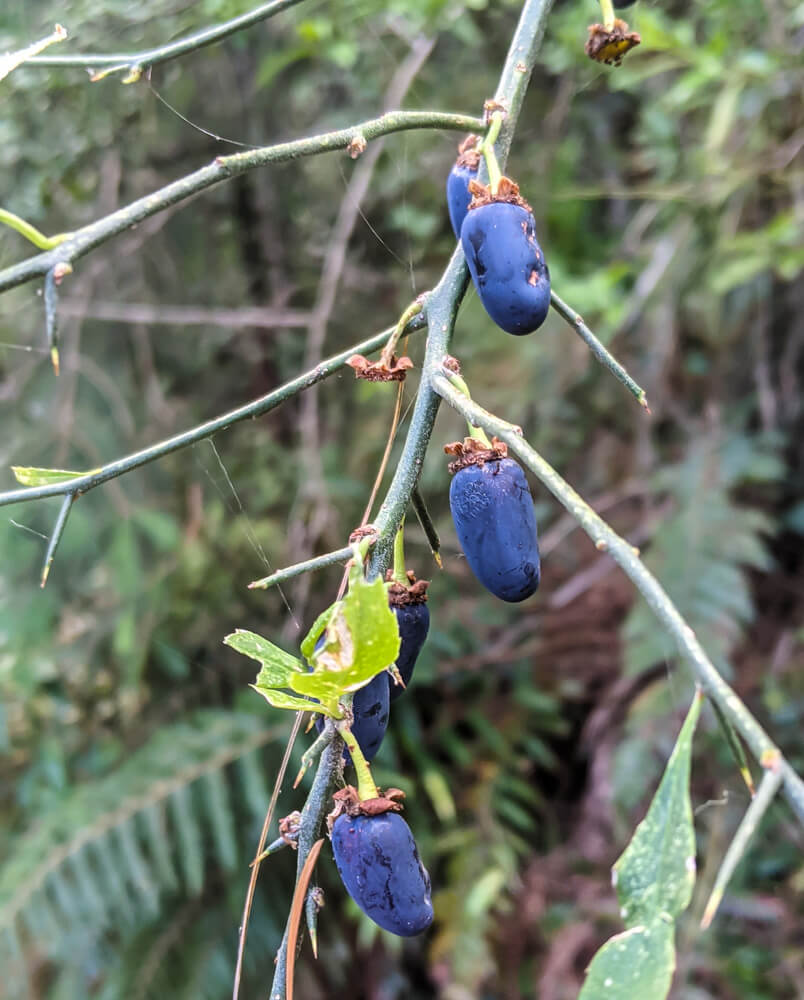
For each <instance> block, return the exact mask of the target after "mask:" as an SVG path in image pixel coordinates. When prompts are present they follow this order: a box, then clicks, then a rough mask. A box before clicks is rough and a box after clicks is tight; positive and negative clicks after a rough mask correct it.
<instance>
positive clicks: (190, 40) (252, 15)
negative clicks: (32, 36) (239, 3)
mask: <svg viewBox="0 0 804 1000" xmlns="http://www.w3.org/2000/svg"><path fill="white" fill-rule="evenodd" d="M297 3H301V0H271V2H270V3H264V4H261V5H260V6H259V7H255V8H254V10H250V11H248V13H246V14H241V15H240V16H239V17H233V18H232V19H231V21H225V22H224V23H223V24H216V25H214V26H213V27H211V28H203V29H202V30H201V31H196V32H194V33H193V34H192V35H188V36H187V37H186V38H179V39H177V40H176V41H175V42H170V43H169V44H168V45H161V46H158V47H157V48H154V49H143V50H142V51H140V52H107V53H100V52H87V53H82V52H76V53H75V54H74V55H59V56H36V57H35V58H33V59H29V60H28V62H29V63H30V64H32V65H34V66H83V67H84V68H88V69H92V68H93V67H95V66H108V67H110V68H109V69H107V70H106V73H114V72H116V71H118V70H128V72H129V75H130V77H131V78H132V80H133V79H136V78H137V77H138V76H139V74H140V73H142V71H143V70H145V69H147V68H148V67H149V66H157V65H159V63H164V62H168V60H170V59H176V58H177V57H178V56H183V55H186V54H187V53H188V52H195V51H196V50H198V49H201V48H204V46H206V45H212V44H213V43H214V42H219V41H221V40H222V39H224V38H228V37H229V35H233V34H234V33H235V32H236V31H242V30H243V29H244V28H250V27H251V26H252V25H253V24H258V23H259V22H260V21H265V20H266V19H267V18H269V17H273V16H274V14H279V13H281V12H282V11H283V10H287V9H288V7H294V6H295V5H296V4H297ZM134 74H136V75H134ZM105 75H106V74H105V73H104V74H97V76H96V77H95V78H96V79H100V77H101V76H105ZM127 82H129V81H127Z"/></svg>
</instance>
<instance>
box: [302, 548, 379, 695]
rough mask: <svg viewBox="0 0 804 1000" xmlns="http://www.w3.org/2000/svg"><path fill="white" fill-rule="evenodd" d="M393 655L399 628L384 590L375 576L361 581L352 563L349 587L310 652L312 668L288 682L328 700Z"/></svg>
mask: <svg viewBox="0 0 804 1000" xmlns="http://www.w3.org/2000/svg"><path fill="white" fill-rule="evenodd" d="M308 638H309V637H308ZM398 654H399V628H398V627H397V622H396V617H395V615H394V613H393V611H392V610H391V609H390V607H389V606H388V588H387V586H386V584H385V583H384V582H383V581H382V580H381V579H380V578H379V577H377V578H375V579H374V580H372V581H368V580H366V578H365V576H364V575H363V568H362V566H361V565H360V564H359V563H358V562H355V563H354V564H353V565H352V567H351V569H350V570H349V590H348V591H347V593H346V596H345V597H344V598H343V600H342V601H339V602H338V603H337V604H335V605H334V607H333V609H332V614H331V617H330V619H329V621H328V623H327V630H326V633H325V640H324V643H323V645H322V646H321V648H320V649H319V651H318V652H317V653H316V652H315V651H313V653H312V664H313V672H312V673H308V674H294V675H293V676H292V677H291V678H290V686H291V688H292V689H293V690H294V691H297V692H298V693H299V694H303V695H307V696H308V697H311V698H318V699H319V700H320V701H321V702H322V703H323V704H332V703H333V701H334V702H337V700H338V698H340V696H341V695H343V694H344V693H346V692H347V691H357V690H358V689H359V688H361V687H363V685H364V684H366V683H367V682H368V681H370V680H371V678H372V677H374V676H376V675H377V674H379V673H380V672H381V671H382V670H385V669H386V668H387V667H390V666H391V664H392V663H394V662H395V661H396V658H397V655H398Z"/></svg>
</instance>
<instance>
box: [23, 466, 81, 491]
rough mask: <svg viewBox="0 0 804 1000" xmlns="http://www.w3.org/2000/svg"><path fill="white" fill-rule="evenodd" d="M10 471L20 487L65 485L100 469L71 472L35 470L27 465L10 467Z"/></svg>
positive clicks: (66, 470)
mask: <svg viewBox="0 0 804 1000" xmlns="http://www.w3.org/2000/svg"><path fill="white" fill-rule="evenodd" d="M11 471H12V472H13V473H14V476H15V478H16V480H17V482H18V483H20V484H21V485H22V486H50V485H52V484H53V483H66V482H69V481H70V480H71V479H78V478H80V477H81V476H91V475H93V474H94V473H96V472H100V469H90V470H89V471H88V472H71V471H70V470H69V469H35V468H33V467H31V466H27V465H12V466H11Z"/></svg>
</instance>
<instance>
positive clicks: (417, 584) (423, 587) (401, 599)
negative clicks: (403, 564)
mask: <svg viewBox="0 0 804 1000" xmlns="http://www.w3.org/2000/svg"><path fill="white" fill-rule="evenodd" d="M406 576H407V578H408V585H407V586H405V584H403V583H399V582H397V581H396V580H394V581H393V583H392V584H391V586H390V587H389V588H388V603H389V604H390V606H391V607H392V608H401V607H404V606H405V605H406V604H426V603H427V588H428V587H429V586H430V581H429V580H417V579H416V574H415V573H414V572H413V570H412V569H409V570H407V573H406ZM385 579H386V580H390V579H391V570H388V572H387V573H386V575H385Z"/></svg>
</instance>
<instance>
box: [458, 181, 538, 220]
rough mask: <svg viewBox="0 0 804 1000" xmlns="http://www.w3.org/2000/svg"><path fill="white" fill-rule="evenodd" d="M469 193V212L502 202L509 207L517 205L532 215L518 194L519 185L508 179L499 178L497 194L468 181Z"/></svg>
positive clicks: (477, 182) (528, 206) (483, 185)
mask: <svg viewBox="0 0 804 1000" xmlns="http://www.w3.org/2000/svg"><path fill="white" fill-rule="evenodd" d="M469 192H470V193H471V195H472V200H471V201H470V202H469V211H470V212H471V211H472V209H473V208H481V207H482V206H483V205H493V204H494V203H495V202H498V201H504V202H506V203H507V204H509V205H519V207H520V208H524V209H525V211H526V212H530V213H531V215H532V214H533V209H532V208H531V207H530V205H529V204H528V203H527V202H526V201H525V199H524V198H523V197H522V195H521V194H520V193H519V185H518V184H517V183H516V181H512V180H511V178H510V177H501V178H500V183H499V184H498V185H497V194H492V193H491V188H490V187H487V186H486V185H485V184H481V183H480V182H479V181H469Z"/></svg>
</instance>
